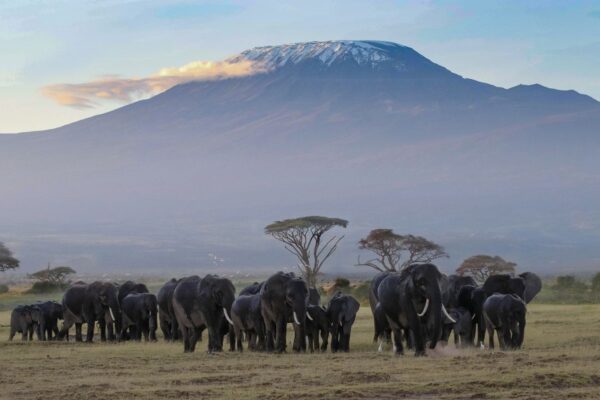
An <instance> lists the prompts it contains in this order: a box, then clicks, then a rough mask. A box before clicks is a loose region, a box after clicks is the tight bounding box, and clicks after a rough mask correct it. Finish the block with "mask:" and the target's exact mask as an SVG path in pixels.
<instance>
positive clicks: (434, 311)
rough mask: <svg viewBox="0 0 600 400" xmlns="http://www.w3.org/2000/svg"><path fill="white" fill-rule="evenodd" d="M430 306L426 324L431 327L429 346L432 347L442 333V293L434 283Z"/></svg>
mask: <svg viewBox="0 0 600 400" xmlns="http://www.w3.org/2000/svg"><path fill="white" fill-rule="evenodd" d="M429 300H430V306H429V307H431V310H430V311H429V314H428V315H429V318H428V323H427V326H429V327H431V329H432V331H431V333H430V334H431V337H430V340H431V341H430V343H429V348H430V349H433V348H435V346H436V345H437V342H438V340H439V338H440V336H441V335H442V309H443V307H444V305H443V304H442V294H441V292H440V287H439V285H434V287H433V290H432V291H431V293H430V299H429Z"/></svg>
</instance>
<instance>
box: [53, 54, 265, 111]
mask: <svg viewBox="0 0 600 400" xmlns="http://www.w3.org/2000/svg"><path fill="white" fill-rule="evenodd" d="M264 71H265V69H264V68H263V67H262V66H260V65H259V64H256V63H254V62H252V61H247V60H242V61H238V62H230V61H194V62H191V63H189V64H186V65H184V66H182V67H174V68H163V69H161V70H160V71H159V72H158V73H157V74H155V75H151V76H149V77H146V78H122V77H120V76H115V75H109V76H104V77H102V78H100V79H96V80H93V81H90V82H84V83H60V84H54V85H48V86H44V87H43V88H42V94H43V95H44V96H47V97H49V98H51V99H52V100H54V101H56V102H57V103H58V104H61V105H64V106H69V107H74V108H92V107H95V106H97V105H98V102H99V101H104V100H116V101H120V102H124V103H129V102H132V101H134V100H136V99H139V98H142V97H144V96H148V95H154V94H158V93H160V92H164V91H165V90H167V89H169V88H171V87H173V86H175V85H178V84H180V83H184V82H189V81H198V80H216V79H225V78H232V77H240V76H247V75H253V74H257V73H261V72H264Z"/></svg>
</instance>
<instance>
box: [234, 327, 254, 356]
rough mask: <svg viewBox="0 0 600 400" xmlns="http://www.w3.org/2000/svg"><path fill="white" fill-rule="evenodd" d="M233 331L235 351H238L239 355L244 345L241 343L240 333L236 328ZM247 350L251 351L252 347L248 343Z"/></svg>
mask: <svg viewBox="0 0 600 400" xmlns="http://www.w3.org/2000/svg"><path fill="white" fill-rule="evenodd" d="M234 329H235V339H236V346H237V351H239V352H240V353H241V352H243V351H244V344H243V343H242V331H241V329H240V328H239V327H237V326H236V327H235V328H234ZM248 348H249V349H252V346H251V344H250V343H248Z"/></svg>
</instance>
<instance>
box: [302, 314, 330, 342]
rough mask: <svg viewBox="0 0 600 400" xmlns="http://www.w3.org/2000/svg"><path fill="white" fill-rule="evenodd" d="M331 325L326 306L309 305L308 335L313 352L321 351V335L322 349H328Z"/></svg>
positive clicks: (307, 315)
mask: <svg viewBox="0 0 600 400" xmlns="http://www.w3.org/2000/svg"><path fill="white" fill-rule="evenodd" d="M329 326H330V322H329V318H328V317H327V311H326V310H325V309H324V308H322V307H321V306H316V305H309V306H308V307H307V308H306V336H307V337H308V349H309V350H310V351H311V352H314V351H319V335H320V336H321V340H322V343H321V351H326V350H327V344H328V339H329Z"/></svg>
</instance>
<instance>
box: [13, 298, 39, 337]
mask: <svg viewBox="0 0 600 400" xmlns="http://www.w3.org/2000/svg"><path fill="white" fill-rule="evenodd" d="M32 311H33V310H32V307H31V306H16V307H15V308H14V309H13V310H12V313H11V314H10V337H9V340H13V338H14V337H15V334H17V332H19V333H21V334H22V336H21V338H22V340H27V338H29V340H33V331H34V329H36V324H35V322H34V321H33V318H32Z"/></svg>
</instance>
